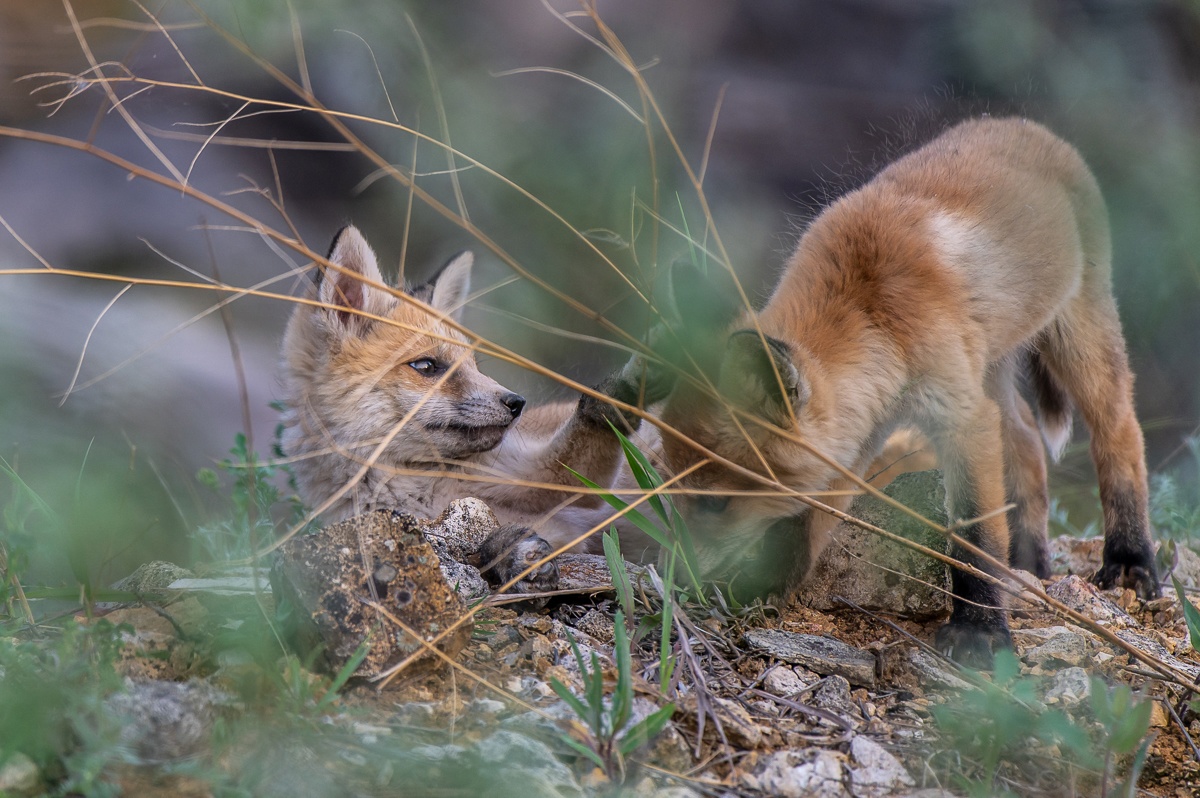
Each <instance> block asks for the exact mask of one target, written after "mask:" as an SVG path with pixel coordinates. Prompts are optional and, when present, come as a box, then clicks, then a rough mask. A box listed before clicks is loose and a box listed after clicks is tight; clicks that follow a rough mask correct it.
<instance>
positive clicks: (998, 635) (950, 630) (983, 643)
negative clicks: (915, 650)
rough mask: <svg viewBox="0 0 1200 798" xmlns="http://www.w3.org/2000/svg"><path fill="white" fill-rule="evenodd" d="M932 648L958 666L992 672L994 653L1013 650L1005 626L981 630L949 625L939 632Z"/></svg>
mask: <svg viewBox="0 0 1200 798" xmlns="http://www.w3.org/2000/svg"><path fill="white" fill-rule="evenodd" d="M933 644H934V646H935V647H936V648H937V650H938V651H940V652H941V653H942V654H943V655H945V656H946V657H948V658H950V659H952V660H954V661H955V662H957V663H958V664H959V665H963V666H965V667H967V668H975V669H976V670H984V671H987V670H991V669H992V662H993V660H994V658H995V653H996V652H997V651H999V650H1000V649H1002V648H1007V649H1011V648H1012V647H1013V643H1012V635H1010V634H1009V632H1008V628H1007V627H1005V626H1001V627H993V626H981V625H979V624H973V623H962V622H958V623H954V622H951V623H948V624H946V625H945V626H943V627H942V628H941V629H938V632H937V636H936V637H935V638H934V643H933Z"/></svg>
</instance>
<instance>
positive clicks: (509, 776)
mask: <svg viewBox="0 0 1200 798" xmlns="http://www.w3.org/2000/svg"><path fill="white" fill-rule="evenodd" d="M475 753H476V754H478V756H479V758H480V759H482V760H483V762H484V763H485V765H491V766H492V767H494V768H495V771H494V778H495V779H496V780H497V781H504V782H506V783H508V784H521V794H522V795H528V796H531V797H533V798H540V797H541V796H545V797H546V798H561V797H562V796H582V795H583V790H582V789H581V788H580V786H579V782H578V781H576V780H575V776H574V775H572V773H571V769H570V768H568V767H567V766H566V765H564V764H563V763H562V762H560V761H559V760H558V758H557V757H556V756H555V755H554V752H553V751H551V750H550V748H549V746H547V745H546V744H545V743H543V742H541V741H539V740H534V739H532V738H529V737H525V736H524V735H521V734H517V733H516V732H512V731H506V730H501V731H498V732H495V733H494V734H492V735H491V736H490V737H487V738H485V739H483V740H480V741H479V743H478V744H477V745H476V746H475Z"/></svg>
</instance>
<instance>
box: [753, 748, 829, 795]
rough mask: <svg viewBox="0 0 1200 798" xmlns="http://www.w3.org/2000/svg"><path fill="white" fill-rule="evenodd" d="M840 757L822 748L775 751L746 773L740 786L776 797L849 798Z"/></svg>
mask: <svg viewBox="0 0 1200 798" xmlns="http://www.w3.org/2000/svg"><path fill="white" fill-rule="evenodd" d="M846 765H847V760H846V757H845V755H844V754H839V753H837V752H836V751H827V750H825V749H823V748H805V749H803V750H794V749H792V750H786V751H776V752H775V753H773V754H771V755H770V756H768V757H765V758H764V759H763V760H761V761H760V762H759V764H758V767H756V768H754V769H753V770H752V771H750V772H749V773H744V774H742V776H741V786H743V787H745V788H746V789H749V790H755V791H758V792H760V793H762V794H763V795H772V796H780V798H849V795H850V793H849V792H848V791H847V790H846V783H845V780H846Z"/></svg>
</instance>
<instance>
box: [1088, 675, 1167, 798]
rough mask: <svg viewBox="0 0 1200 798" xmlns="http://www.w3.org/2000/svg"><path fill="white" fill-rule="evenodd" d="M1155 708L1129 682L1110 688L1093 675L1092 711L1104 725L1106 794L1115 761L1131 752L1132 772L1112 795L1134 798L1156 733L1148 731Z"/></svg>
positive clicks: (1104, 783)
mask: <svg viewBox="0 0 1200 798" xmlns="http://www.w3.org/2000/svg"><path fill="white" fill-rule="evenodd" d="M1152 708H1153V702H1152V701H1151V700H1149V699H1146V698H1141V697H1139V696H1137V695H1135V694H1134V692H1133V690H1132V689H1131V688H1130V687H1129V686H1128V685H1125V684H1119V685H1116V686H1115V687H1113V688H1112V689H1111V690H1110V689H1109V687H1108V686H1107V685H1106V684H1105V683H1104V681H1103V680H1102V679H1098V678H1095V677H1093V678H1092V712H1093V713H1094V714H1095V717H1096V720H1097V721H1098V722H1099V723H1100V725H1101V726H1102V727H1103V728H1104V735H1103V738H1102V741H1101V742H1102V747H1103V749H1104V772H1103V776H1102V784H1103V787H1104V791H1105V794H1109V793H1108V790H1107V788H1108V781H1109V778H1110V777H1111V774H1112V769H1113V762H1114V760H1116V759H1117V758H1119V757H1123V756H1127V755H1129V754H1134V756H1133V760H1132V761H1131V763H1130V766H1129V772H1128V773H1127V774H1126V775H1125V778H1124V779H1123V780H1122V781H1121V783H1120V784H1119V785H1117V788H1116V789H1115V790H1114V792H1113V793H1111V794H1113V795H1117V796H1121V797H1122V798H1126V796H1127V797H1128V798H1133V796H1134V795H1135V794H1136V793H1137V781H1138V776H1139V775H1140V774H1141V770H1142V767H1143V766H1144V765H1145V763H1146V754H1147V753H1148V752H1149V750H1150V744H1151V743H1152V742H1153V741H1154V738H1153V736H1151V735H1148V734H1147V732H1149V730H1150V711H1151V709H1152ZM1135 751H1136V753H1135Z"/></svg>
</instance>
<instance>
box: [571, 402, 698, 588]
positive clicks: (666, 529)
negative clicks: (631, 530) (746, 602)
mask: <svg viewBox="0 0 1200 798" xmlns="http://www.w3.org/2000/svg"><path fill="white" fill-rule="evenodd" d="M609 426H610V427H612V431H613V434H614V435H616V436H617V439H618V440H619V441H620V443H621V449H622V451H623V452H624V454H625V459H626V461H627V462H628V463H629V469H630V471H632V472H633V477H634V479H635V480H637V483H638V487H639V488H641V489H642V490H643V491H646V492H647V493H651V492H652V491H655V490H657V489H658V488H660V487H662V484H663V478H662V476H661V475H659V473H658V471H657V470H655V468H654V466H653V465H651V464H650V460H649V459H648V458H647V457H646V455H645V454H643V453H642V451H641V450H640V449H638V447H637V446H636V445H635V444H634V443H633V442H632V441H630V440H629V438H627V437H625V435H623V434H622V433H621V431H620V430H618V429H617V428H616V427H615V426H612V425H611V424H610V425H609ZM571 473H573V474H575V477H576V478H577V479H578V480H579V481H580V482H582V483H583V484H585V485H587V486H588V487H589V488H592V489H594V490H597V491H599V492H600V498H602V499H603V500H604V501H605V502H607V503H608V505H609V506H610V507H613V508H615V509H617V510H625V509H626V508H628V507H629V504H630V503H629V502H627V501H625V500H624V499H622V498H620V497H619V496H616V495H614V494H612V493H610V492H607V491H604V489H603V488H601V487H600V486H599V485H597V484H596V483H595V482H593V481H591V480H590V479H588V478H587V477H585V476H583V475H582V474H579V473H576V472H574V471H572V472H571ZM646 503H647V504H649V505H650V509H651V510H653V511H654V515H655V517H656V518H657V519H658V523H655V522H654V521H652V520H651V519H650V518H649V517H648V516H646V514H645V513H642V512H641V511H640V510H638V509H637V508H636V507H635V508H632V509H629V510H628V511H627V512H626V513H625V515H624V516H623V517H624V518H625V519H627V520H628V521H629V522H630V523H632V524H633V525H634V526H636V527H637V528H638V529H640V530H641V531H642V532H645V533H646V535H648V536H649V537H650V539H651V540H653V541H654V542H655V543H657V544H658V545H659V546H661V547H662V548H663V550H664V551H665V552H666V559H667V563H668V564H667V569H668V570H669V571H671V572H672V573H673V572H674V569H675V564H676V563H677V562H679V563H682V565H683V569H684V573H685V574H686V576H687V580H688V582H687V588H686V591H685V593H684V598H685V600H686V599H687V598H692V599H695V600H697V601H699V602H701V603H702V604H707V599H706V597H705V595H704V589H703V587H702V583H701V581H700V568H699V566H698V565H697V564H696V550H695V548H694V547H693V546H692V537H691V534H690V533H689V532H688V528H687V523H686V522H685V521H684V520H683V516H681V515H680V514H679V510H677V509H676V508H675V504H674V503H673V502H672V501H671V498H670V497H669V496H665V495H663V494H661V493H651V495H649V496H648V497H647V499H646ZM671 584H673V582H672V583H671Z"/></svg>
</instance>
